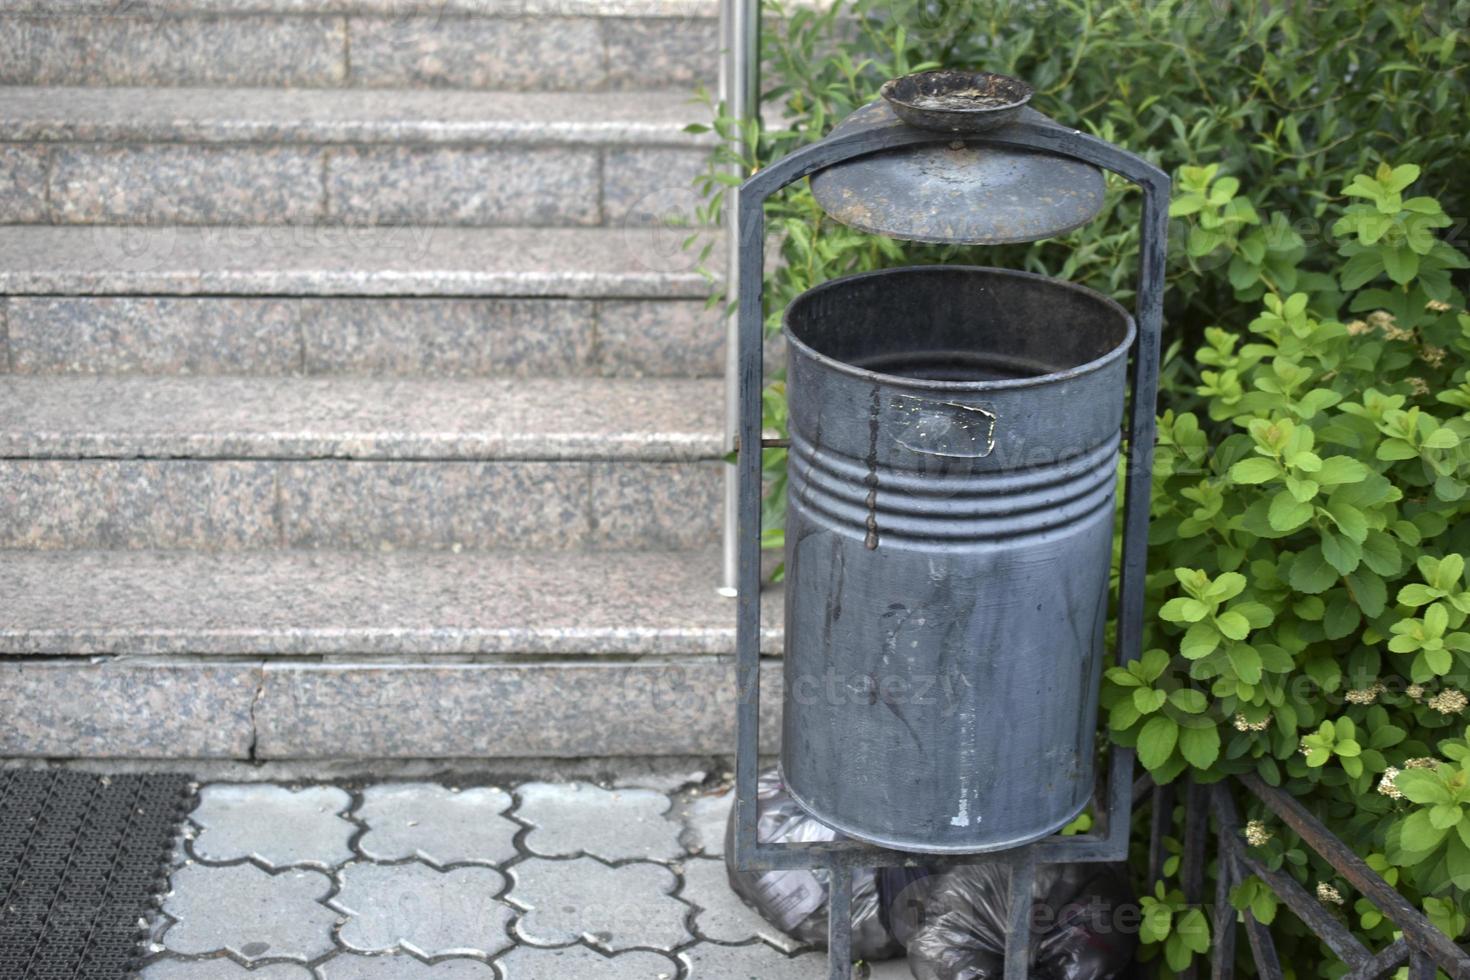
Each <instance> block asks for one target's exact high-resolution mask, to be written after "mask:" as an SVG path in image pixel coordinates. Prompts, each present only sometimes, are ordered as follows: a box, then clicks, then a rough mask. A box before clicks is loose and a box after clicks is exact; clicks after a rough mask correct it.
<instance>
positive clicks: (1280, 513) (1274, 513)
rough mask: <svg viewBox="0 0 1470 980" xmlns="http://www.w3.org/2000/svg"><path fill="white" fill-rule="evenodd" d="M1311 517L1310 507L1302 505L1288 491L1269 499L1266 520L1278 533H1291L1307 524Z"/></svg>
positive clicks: (1309, 505)
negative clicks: (1269, 506) (1269, 503)
mask: <svg viewBox="0 0 1470 980" xmlns="http://www.w3.org/2000/svg"><path fill="white" fill-rule="evenodd" d="M1311 517H1312V505H1311V504H1304V503H1302V502H1301V501H1299V500H1297V499H1296V498H1295V497H1293V496H1292V495H1291V494H1290V493H1289V492H1288V491H1286V490H1282V491H1281V492H1280V493H1278V494H1276V496H1274V497H1272V498H1271V509H1270V510H1269V511H1268V512H1267V514H1266V519H1267V520H1268V521H1270V522H1271V527H1273V528H1275V529H1276V530H1278V531H1293V530H1295V529H1297V528H1299V527H1301V526H1302V525H1303V524H1305V523H1307V521H1309V520H1310V519H1311Z"/></svg>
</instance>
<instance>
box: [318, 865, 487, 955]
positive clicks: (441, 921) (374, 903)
mask: <svg viewBox="0 0 1470 980" xmlns="http://www.w3.org/2000/svg"><path fill="white" fill-rule="evenodd" d="M339 878H340V880H341V883H342V887H341V890H340V891H338V893H337V894H336V895H335V896H334V897H333V898H332V900H331V905H332V907H333V908H336V909H338V910H340V911H341V912H343V913H344V914H346V915H347V917H348V918H347V922H346V923H344V924H343V925H342V927H341V929H340V931H339V933H338V935H339V938H340V939H341V941H342V944H343V945H344V946H346V947H347V948H348V949H351V950H358V951H361V952H386V951H389V950H399V949H401V950H406V951H408V952H411V953H417V954H418V955H420V956H426V957H429V956H479V957H489V956H493V955H495V954H496V953H498V952H500V951H501V950H503V949H506V948H508V947H509V946H510V945H511V939H510V936H509V935H508V934H507V933H506V925H507V924H508V923H509V922H510V920H511V919H512V918H513V916H514V913H513V912H512V911H511V909H510V908H509V907H508V906H506V905H505V904H504V903H502V902H500V901H499V900H498V899H496V898H495V895H496V894H498V893H499V892H500V891H501V890H502V889H503V888H504V887H505V878H504V876H502V875H501V874H500V872H498V871H495V870H494V869H492V868H456V869H454V870H452V871H438V870H436V869H434V868H431V867H429V866H428V865H425V864H418V863H410V864H394V865H382V864H349V865H347V866H346V867H344V868H343V869H342V870H341V871H340V872H339Z"/></svg>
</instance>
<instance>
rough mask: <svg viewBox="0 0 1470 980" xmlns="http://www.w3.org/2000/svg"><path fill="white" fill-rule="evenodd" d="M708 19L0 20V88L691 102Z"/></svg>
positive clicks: (702, 67) (709, 59) (707, 45)
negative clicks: (646, 96) (682, 97)
mask: <svg viewBox="0 0 1470 980" xmlns="http://www.w3.org/2000/svg"><path fill="white" fill-rule="evenodd" d="M717 36H718V27H717V22H716V21H715V20H714V19H713V18H709V17H660V18H639V17H606V18H598V17H543V16H530V17H466V16H460V15H456V14H452V13H448V12H445V13H442V14H440V13H432V12H430V13H418V14H404V15H401V16H390V17H379V16H370V15H357V14H352V15H348V16H312V15H302V16H292V15H275V14H241V15H229V16H216V15H204V16H200V15H194V14H187V13H184V14H174V13H160V14H156V15H153V14H147V13H144V14H140V15H127V16H109V15H98V14H77V15H67V14H45V15H35V14H9V15H0V84H5V85H159V86H172V85H209V86H215V85H217V86H291V87H315V88H327V87H368V88H373V87H376V88H403V87H437V88H474V89H502V90H517V91H532V90H539V91H599V90H621V89H652V88H669V87H678V88H693V86H694V85H695V84H697V83H700V82H705V83H710V82H712V81H713V79H714V78H715V76H716V70H717V69H716V60H717V52H718V50H719V44H718V42H717Z"/></svg>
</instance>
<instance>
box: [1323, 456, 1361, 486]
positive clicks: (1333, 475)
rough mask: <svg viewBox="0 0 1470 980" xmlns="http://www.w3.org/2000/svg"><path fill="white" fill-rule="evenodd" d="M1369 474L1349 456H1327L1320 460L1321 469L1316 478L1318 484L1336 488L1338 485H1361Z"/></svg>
mask: <svg viewBox="0 0 1470 980" xmlns="http://www.w3.org/2000/svg"><path fill="white" fill-rule="evenodd" d="M1370 472H1371V471H1370V470H1369V469H1368V467H1367V466H1365V465H1364V464H1362V463H1360V462H1358V461H1357V460H1356V459H1353V458H1352V457H1351V456H1329V457H1327V458H1326V459H1324V460H1322V468H1321V469H1320V470H1318V471H1317V473H1316V477H1317V482H1318V483H1321V484H1324V485H1327V486H1336V485H1337V484H1339V483H1361V482H1362V481H1363V480H1366V479H1367V478H1368V474H1369V473H1370Z"/></svg>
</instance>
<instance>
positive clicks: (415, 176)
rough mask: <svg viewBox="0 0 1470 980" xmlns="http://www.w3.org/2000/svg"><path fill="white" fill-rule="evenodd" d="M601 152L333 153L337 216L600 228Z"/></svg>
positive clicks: (358, 220) (377, 149)
mask: <svg viewBox="0 0 1470 980" xmlns="http://www.w3.org/2000/svg"><path fill="white" fill-rule="evenodd" d="M598 176H599V175H598V163H597V153H596V151H594V150H586V149H572V148H563V147H558V148H544V149H537V148H527V147H517V148H515V149H504V150H502V149H495V148H479V147H476V148H453V149H450V148H433V147H404V146H374V147H356V148H350V149H340V150H335V151H333V152H332V154H331V156H330V159H329V162H328V165H327V193H328V200H329V202H330V217H331V218H332V219H333V220H335V221H342V222H344V223H346V224H360V225H374V224H383V225H402V224H434V225H595V224H597V223H598V222H599V221H600V220H601V216H602V212H601V208H600V207H599V205H598V197H599V181H598Z"/></svg>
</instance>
